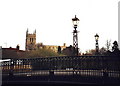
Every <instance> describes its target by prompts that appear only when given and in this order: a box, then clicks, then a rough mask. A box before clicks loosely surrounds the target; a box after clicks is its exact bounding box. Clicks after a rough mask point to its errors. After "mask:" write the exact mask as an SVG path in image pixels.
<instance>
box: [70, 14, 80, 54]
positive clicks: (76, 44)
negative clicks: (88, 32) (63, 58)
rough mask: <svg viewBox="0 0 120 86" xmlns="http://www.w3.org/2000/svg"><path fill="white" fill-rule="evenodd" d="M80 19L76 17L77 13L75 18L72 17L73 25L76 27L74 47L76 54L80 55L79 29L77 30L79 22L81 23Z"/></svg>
mask: <svg viewBox="0 0 120 86" xmlns="http://www.w3.org/2000/svg"><path fill="white" fill-rule="evenodd" d="M79 21H80V20H79V19H78V18H77V17H76V15H75V18H72V22H73V27H74V30H73V48H74V51H73V52H74V55H78V35H77V34H78V31H77V30H76V28H77V26H78V23H79Z"/></svg>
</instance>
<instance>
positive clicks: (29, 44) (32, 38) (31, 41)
mask: <svg viewBox="0 0 120 86" xmlns="http://www.w3.org/2000/svg"><path fill="white" fill-rule="evenodd" d="M58 47H61V51H62V50H63V49H65V48H66V47H67V46H66V43H64V44H63V46H57V45H44V44H43V43H36V30H35V31H34V32H33V33H29V31H28V29H27V31H26V43H25V50H26V51H30V50H37V49H42V48H46V49H51V50H53V51H54V52H58Z"/></svg>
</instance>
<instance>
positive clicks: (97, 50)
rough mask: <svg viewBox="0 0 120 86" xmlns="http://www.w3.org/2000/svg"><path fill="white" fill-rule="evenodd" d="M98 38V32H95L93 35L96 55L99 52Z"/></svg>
mask: <svg viewBox="0 0 120 86" xmlns="http://www.w3.org/2000/svg"><path fill="white" fill-rule="evenodd" d="M98 39H99V35H98V34H96V35H95V41H96V44H95V47H96V52H95V54H96V55H98V53H99V44H98Z"/></svg>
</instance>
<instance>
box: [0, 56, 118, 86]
mask: <svg viewBox="0 0 120 86" xmlns="http://www.w3.org/2000/svg"><path fill="white" fill-rule="evenodd" d="M0 68H1V69H2V83H3V84H15V83H16V84H18V83H25V84H26V83H32V84H33V83H37V84H39V83H64V84H65V83H69V84H72V83H74V84H88V85H90V84H92V85H96V84H97V85H106V84H109V85H113V86H114V85H120V57H117V56H61V57H44V58H43V57H39V58H26V59H11V61H8V62H3V63H1V67H0Z"/></svg>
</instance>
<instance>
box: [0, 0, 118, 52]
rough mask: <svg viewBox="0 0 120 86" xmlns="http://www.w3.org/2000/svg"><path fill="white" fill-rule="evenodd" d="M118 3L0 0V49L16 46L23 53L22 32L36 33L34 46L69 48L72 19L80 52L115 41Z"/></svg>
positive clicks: (113, 0)
mask: <svg viewBox="0 0 120 86" xmlns="http://www.w3.org/2000/svg"><path fill="white" fill-rule="evenodd" d="M118 1H119V0H0V32H1V33H0V46H2V47H10V46H11V47H13V48H15V47H16V45H17V44H19V45H20V49H21V50H25V38H26V30H27V28H28V29H29V32H30V33H32V32H33V31H34V30H35V29H36V31H37V39H36V40H37V43H39V42H42V43H43V44H45V45H58V46H59V45H60V46H62V45H63V43H66V44H67V46H69V45H73V34H72V32H73V24H72V20H71V19H72V18H74V16H75V15H77V17H78V18H79V19H80V22H79V27H78V28H77V30H78V31H79V34H78V42H79V44H78V45H79V48H80V51H81V52H84V51H86V50H89V49H94V48H95V38H94V35H95V34H96V33H98V35H99V36H100V38H99V47H100V48H101V47H103V46H104V47H105V44H106V40H111V43H113V41H115V40H117V41H118Z"/></svg>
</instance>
